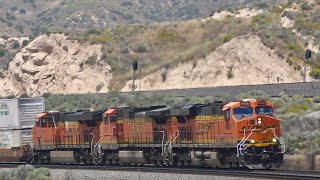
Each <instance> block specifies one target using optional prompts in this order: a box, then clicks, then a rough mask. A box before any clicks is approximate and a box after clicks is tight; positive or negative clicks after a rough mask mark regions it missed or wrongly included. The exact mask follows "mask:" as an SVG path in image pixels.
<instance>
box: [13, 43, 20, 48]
mask: <svg viewBox="0 0 320 180" xmlns="http://www.w3.org/2000/svg"><path fill="white" fill-rule="evenodd" d="M19 47H20V44H19V42H18V41H14V42H13V44H12V48H13V49H18V48H19Z"/></svg>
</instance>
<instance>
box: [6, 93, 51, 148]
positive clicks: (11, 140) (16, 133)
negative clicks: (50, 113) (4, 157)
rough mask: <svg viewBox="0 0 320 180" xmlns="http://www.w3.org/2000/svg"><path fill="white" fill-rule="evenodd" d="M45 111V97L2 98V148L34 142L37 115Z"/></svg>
mask: <svg viewBox="0 0 320 180" xmlns="http://www.w3.org/2000/svg"><path fill="white" fill-rule="evenodd" d="M44 111H45V106H44V98H43V97H38V98H20V99H0V148H10V147H20V146H21V145H28V144H32V128H33V126H34V122H35V117H36V116H37V115H38V114H40V113H42V112H44Z"/></svg>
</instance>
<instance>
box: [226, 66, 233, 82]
mask: <svg viewBox="0 0 320 180" xmlns="http://www.w3.org/2000/svg"><path fill="white" fill-rule="evenodd" d="M232 69H233V66H231V67H229V69H228V72H227V77H228V79H232V78H233V73H232Z"/></svg>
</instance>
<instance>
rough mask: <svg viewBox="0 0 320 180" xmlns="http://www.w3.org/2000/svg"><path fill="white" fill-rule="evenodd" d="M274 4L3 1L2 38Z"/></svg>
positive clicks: (259, 0) (0, 10)
mask: <svg viewBox="0 0 320 180" xmlns="http://www.w3.org/2000/svg"><path fill="white" fill-rule="evenodd" d="M263 2H265V3H269V2H272V0H255V1H252V0H243V1H234V0H215V1H212V0H208V1H199V0H188V1H186V0H168V1H165V2H164V1H155V0H151V1H150V0H139V1H130V0H91V1H87V0H68V1H66V0H50V1H48V0H23V1H22V0H10V1H9V0H3V1H0V26H1V29H0V34H2V35H10V36H12V35H15V36H17V35H19V36H20V35H33V36H37V35H38V34H45V33H46V32H48V31H50V32H57V31H58V32H74V31H78V32H82V31H84V30H88V29H90V28H92V27H93V28H97V29H101V28H110V27H114V26H116V25H119V24H145V23H153V22H164V21H176V20H188V19H193V18H199V17H203V16H208V15H209V14H210V13H211V12H212V11H215V10H219V9H228V8H233V7H237V6H239V4H240V3H242V5H246V6H255V5H259V4H261V3H263Z"/></svg>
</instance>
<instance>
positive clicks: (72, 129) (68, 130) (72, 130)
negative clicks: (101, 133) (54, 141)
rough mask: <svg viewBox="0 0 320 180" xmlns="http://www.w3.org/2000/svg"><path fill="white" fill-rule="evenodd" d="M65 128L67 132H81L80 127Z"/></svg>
mask: <svg viewBox="0 0 320 180" xmlns="http://www.w3.org/2000/svg"><path fill="white" fill-rule="evenodd" d="M64 130H65V133H66V134H75V133H79V132H80V130H79V128H68V129H64Z"/></svg>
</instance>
